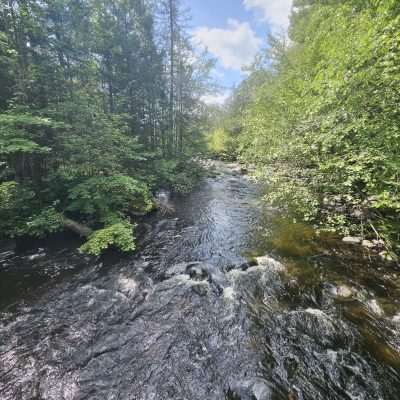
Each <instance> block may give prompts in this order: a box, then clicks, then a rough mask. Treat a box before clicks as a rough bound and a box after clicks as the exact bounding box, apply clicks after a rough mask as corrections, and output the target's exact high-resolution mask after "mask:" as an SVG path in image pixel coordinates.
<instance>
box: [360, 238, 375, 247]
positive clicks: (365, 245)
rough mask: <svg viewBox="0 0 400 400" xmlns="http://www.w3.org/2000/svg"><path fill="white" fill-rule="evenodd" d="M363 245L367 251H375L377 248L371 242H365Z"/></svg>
mask: <svg viewBox="0 0 400 400" xmlns="http://www.w3.org/2000/svg"><path fill="white" fill-rule="evenodd" d="M361 244H362V246H363V247H366V248H367V249H373V248H374V247H375V245H374V243H373V242H371V241H370V240H363V241H362V243H361Z"/></svg>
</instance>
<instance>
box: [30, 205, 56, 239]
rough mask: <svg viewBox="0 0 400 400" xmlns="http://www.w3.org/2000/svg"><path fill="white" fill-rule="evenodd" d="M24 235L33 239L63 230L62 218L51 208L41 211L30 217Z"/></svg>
mask: <svg viewBox="0 0 400 400" xmlns="http://www.w3.org/2000/svg"><path fill="white" fill-rule="evenodd" d="M26 225H27V229H26V234H27V235H29V236H34V237H44V236H46V235H48V234H49V233H55V232H58V231H61V230H62V229H63V216H62V214H60V213H59V212H57V211H56V210H55V209H54V208H53V207H49V208H46V209H44V210H42V211H41V212H40V213H39V214H37V215H34V216H32V217H31V218H29V219H28V222H27V224H26Z"/></svg>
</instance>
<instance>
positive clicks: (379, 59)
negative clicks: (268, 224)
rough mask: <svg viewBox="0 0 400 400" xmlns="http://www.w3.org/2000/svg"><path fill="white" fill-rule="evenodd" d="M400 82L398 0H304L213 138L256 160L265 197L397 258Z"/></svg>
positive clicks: (226, 155) (221, 148)
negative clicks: (285, 31)
mask: <svg viewBox="0 0 400 400" xmlns="http://www.w3.org/2000/svg"><path fill="white" fill-rule="evenodd" d="M399 86H400V3H399V2H398V1H393V0H382V1H358V0H349V1H346V2H343V1H332V2H320V1H311V0H297V1H295V2H294V8H293V13H292V16H291V25H290V28H289V32H288V36H271V37H270V38H269V41H268V43H267V44H266V47H265V50H264V51H263V52H262V53H261V54H260V55H259V57H258V58H257V60H256V62H255V63H254V64H253V65H252V66H251V67H250V68H249V69H248V77H247V78H246V79H245V80H244V81H243V83H242V84H241V85H240V86H239V87H238V88H237V89H236V90H235V91H234V93H233V95H232V97H231V98H230V100H229V101H228V104H227V105H226V106H225V107H223V108H220V110H219V112H217V113H216V115H217V118H216V120H215V124H214V129H213V131H212V132H211V133H210V135H209V137H208V142H209V145H210V147H211V149H212V150H213V151H214V153H215V154H218V155H219V156H220V157H222V158H223V159H226V160H231V159H234V158H236V159H237V160H239V161H241V162H243V163H245V164H254V165H255V166H256V167H257V173H256V176H257V178H258V179H259V180H260V181H261V182H263V183H264V184H265V186H266V187H267V188H268V190H267V192H266V194H265V202H266V204H270V205H272V206H276V207H278V208H280V209H282V210H284V211H286V212H287V213H288V214H289V215H293V218H294V219H295V220H298V221H302V222H306V223H309V224H312V225H313V226H314V227H315V228H316V229H317V230H320V231H331V232H335V233H336V234H338V235H340V236H341V237H343V238H344V241H345V242H347V243H354V244H364V246H365V247H369V248H371V249H374V248H375V249H377V250H379V253H381V256H382V257H383V258H385V259H387V260H388V261H389V260H393V261H395V262H397V263H398V261H399V254H400V190H399V189H400V175H399V171H400V158H399V154H400V114H399V110H398V104H399V102H400V97H399V90H398V89H399Z"/></svg>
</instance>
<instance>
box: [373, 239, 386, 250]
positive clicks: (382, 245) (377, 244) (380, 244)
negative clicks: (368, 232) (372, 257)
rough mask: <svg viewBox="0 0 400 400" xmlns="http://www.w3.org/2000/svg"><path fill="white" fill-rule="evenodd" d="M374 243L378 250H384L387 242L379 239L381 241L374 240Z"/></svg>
mask: <svg viewBox="0 0 400 400" xmlns="http://www.w3.org/2000/svg"><path fill="white" fill-rule="evenodd" d="M372 243H373V244H374V246H375V247H376V248H379V249H382V248H384V247H385V242H384V241H383V240H381V239H379V240H378V239H374V240H373V241H372Z"/></svg>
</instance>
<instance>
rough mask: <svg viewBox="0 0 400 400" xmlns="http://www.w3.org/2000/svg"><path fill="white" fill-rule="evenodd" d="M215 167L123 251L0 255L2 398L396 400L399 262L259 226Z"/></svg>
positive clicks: (250, 205)
mask: <svg viewBox="0 0 400 400" xmlns="http://www.w3.org/2000/svg"><path fill="white" fill-rule="evenodd" d="M216 165H217V174H216V176H215V177H210V178H207V179H206V180H204V182H202V183H201V185H199V187H198V188H197V189H196V190H195V191H194V192H193V193H192V194H191V195H189V196H186V197H180V198H172V199H170V200H169V201H170V205H169V207H168V210H167V212H166V213H165V214H164V215H163V213H159V215H154V216H153V217H152V218H149V219H148V220H146V221H144V222H143V223H142V224H141V225H140V227H139V229H138V236H139V237H140V243H139V251H138V252H137V254H136V255H134V256H130V257H123V258H121V257H116V256H108V257H105V258H103V259H101V260H94V259H91V258H88V257H84V256H83V255H81V254H79V252H78V251H77V250H75V249H76V243H70V244H69V245H67V244H66V243H67V240H66V239H65V238H63V241H61V243H60V242H59V241H55V242H54V243H49V244H46V245H42V248H40V249H35V250H34V251H33V250H29V249H25V250H20V249H19V250H18V251H17V250H16V249H14V248H13V247H12V246H10V247H9V248H6V247H5V248H4V249H3V251H2V253H0V289H1V293H0V399H1V400H78V399H79V400H83V399H88V400H89V399H90V400H117V399H119V400H169V399H176V400H184V399H185V400H186V399H187V400H197V399H198V400H206V399H207V400H212V399H227V400H281V399H282V400H330V399H332V400H342V399H343V400H398V399H400V375H399V372H400V307H399V299H400V273H399V271H398V270H397V269H396V268H395V267H394V266H393V267H389V266H387V267H386V266H385V267H384V266H381V265H380V264H379V263H377V261H376V260H374V259H373V257H372V258H371V256H370V255H365V254H359V255H357V257H356V258H355V257H354V256H353V258H352V255H351V254H352V253H351V252H352V250H351V249H350V248H345V249H342V248H341V249H340V251H339V250H335V244H332V243H331V244H329V246H331V247H329V248H324V249H321V246H322V245H320V244H318V243H317V240H316V239H315V238H313V237H308V236H307V233H306V231H304V235H303V236H302V237H300V238H296V237H294V238H293V237H292V236H293V234H290V233H289V231H288V230H282V229H281V231H280V232H279V231H277V230H272V226H273V222H272V221H273V218H274V213H275V211H274V210H265V209H263V207H262V206H261V202H260V189H259V188H258V186H257V185H256V184H255V183H253V182H252V181H251V179H249V178H248V177H247V176H243V175H241V174H240V173H238V172H237V171H236V170H232V168H230V167H229V166H227V165H226V164H222V163H217V164H216ZM268 224H270V225H271V231H270V233H269V236H268V237H266V234H265V231H268V230H266V229H264V228H265V226H266V225H268ZM260 226H262V227H263V229H262V230H260V229H259V227H260ZM281 226H282V225H281ZM281 237H284V238H286V239H287V238H288V237H290V238H292V239H291V242H290V241H288V240H286V241H285V246H286V247H289V248H290V249H292V248H296V249H297V248H298V247H299V243H300V245H301V243H302V241H304V240H305V239H307V240H306V245H307V246H308V247H310V249H308V250H310V251H307V252H305V253H304V252H301V254H298V253H296V252H295V254H291V255H290V256H288V255H287V254H284V252H282V251H280V247H282V246H280V244H282V240H283V239H282V238H281ZM271 238H272V240H271ZM278 239H279V240H278ZM71 240H72V239H71ZM71 240H70V241H71ZM274 240H275V242H274ZM72 241H73V240H72ZM296 241H297V242H296ZM260 243H261V244H260ZM266 243H268V245H267V244H266ZM271 243H272V244H271ZM310 243H312V245H310ZM274 246H275V247H274ZM324 246H325V247H327V245H326V244H325V245H324ZM324 246H322V247H324ZM300 247H301V246H300ZM346 251H347V253H346ZM360 260H361V261H360Z"/></svg>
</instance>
